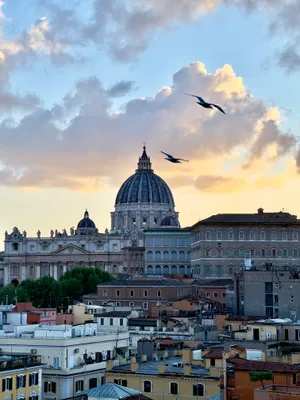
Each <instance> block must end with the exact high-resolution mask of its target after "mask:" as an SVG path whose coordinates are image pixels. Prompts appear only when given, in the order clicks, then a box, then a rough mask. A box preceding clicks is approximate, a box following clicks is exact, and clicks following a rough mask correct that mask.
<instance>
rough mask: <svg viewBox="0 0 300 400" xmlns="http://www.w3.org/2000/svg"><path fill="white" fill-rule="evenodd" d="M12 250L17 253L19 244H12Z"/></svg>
mask: <svg viewBox="0 0 300 400" xmlns="http://www.w3.org/2000/svg"><path fill="white" fill-rule="evenodd" d="M12 248H13V251H18V250H19V243H13V244H12Z"/></svg>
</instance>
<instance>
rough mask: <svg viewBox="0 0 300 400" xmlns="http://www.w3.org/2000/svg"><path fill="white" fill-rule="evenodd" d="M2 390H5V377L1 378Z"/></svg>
mask: <svg viewBox="0 0 300 400" xmlns="http://www.w3.org/2000/svg"><path fill="white" fill-rule="evenodd" d="M2 392H5V379H2Z"/></svg>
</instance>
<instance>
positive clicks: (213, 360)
mask: <svg viewBox="0 0 300 400" xmlns="http://www.w3.org/2000/svg"><path fill="white" fill-rule="evenodd" d="M210 365H211V367H215V366H216V360H215V359H214V358H211V359H210Z"/></svg>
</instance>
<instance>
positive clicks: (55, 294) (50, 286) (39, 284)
mask: <svg viewBox="0 0 300 400" xmlns="http://www.w3.org/2000/svg"><path fill="white" fill-rule="evenodd" d="M21 285H22V286H23V287H24V289H25V291H26V292H27V293H28V297H29V300H30V301H32V304H33V306H34V307H40V308H47V307H56V308H57V307H60V305H61V299H62V291H61V283H60V282H59V281H56V280H55V279H54V278H52V277H51V276H43V277H42V278H39V279H36V280H35V281H32V280H29V279H26V280H25V281H23V282H22V283H21Z"/></svg>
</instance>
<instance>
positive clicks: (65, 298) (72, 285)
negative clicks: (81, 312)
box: [61, 278, 82, 310]
mask: <svg viewBox="0 0 300 400" xmlns="http://www.w3.org/2000/svg"><path fill="white" fill-rule="evenodd" d="M61 290H62V306H63V309H64V310H66V309H67V308H68V306H69V304H73V302H74V301H76V300H79V299H80V298H81V296H82V284H81V282H80V281H79V280H78V279H76V278H70V279H65V280H63V281H62V282H61Z"/></svg>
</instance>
